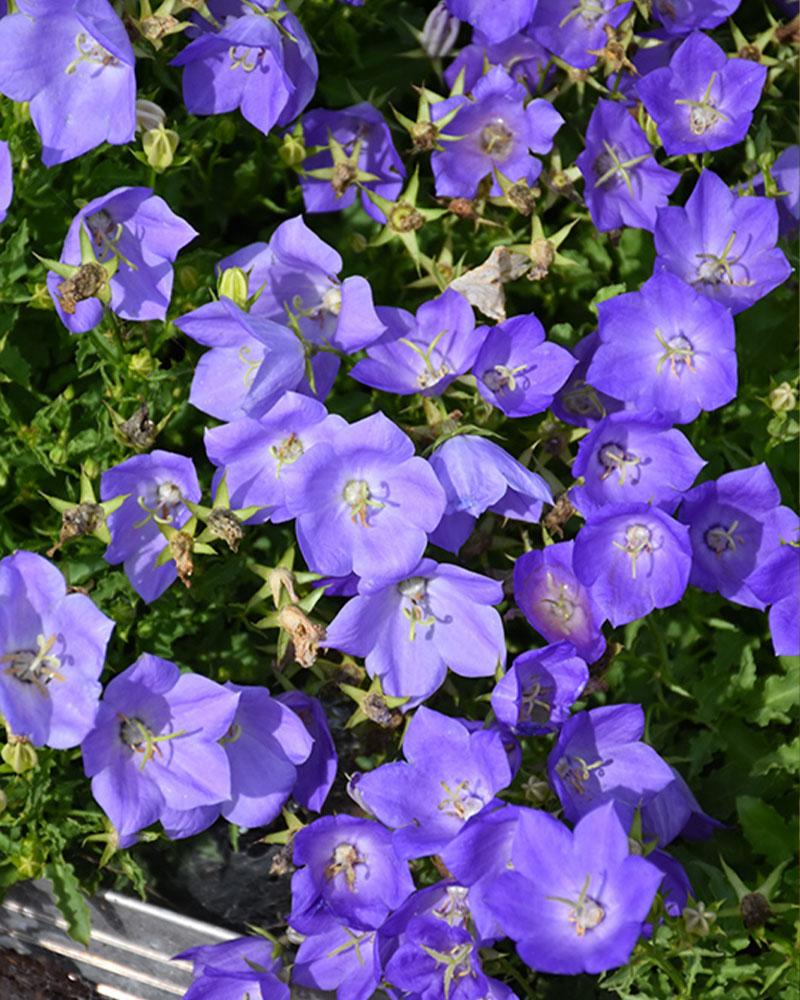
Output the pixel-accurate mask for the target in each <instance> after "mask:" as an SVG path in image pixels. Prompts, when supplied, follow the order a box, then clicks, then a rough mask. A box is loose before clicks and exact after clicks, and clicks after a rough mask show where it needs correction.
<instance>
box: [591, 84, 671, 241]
mask: <svg viewBox="0 0 800 1000" xmlns="http://www.w3.org/2000/svg"><path fill="white" fill-rule="evenodd" d="M577 164H578V168H579V169H580V172H581V173H582V174H583V179H584V181H585V183H586V186H585V188H584V192H583V197H584V199H585V201H586V206H587V208H588V209H589V214H590V215H591V217H592V222H593V223H594V224H595V226H596V227H597V228H598V229H599V230H600V232H608V231H609V230H611V229H622V228H623V227H624V226H633V227H634V228H636V229H649V230H650V231H651V232H652V230H653V229H654V227H655V224H656V213H657V211H658V209H659V208H663V207H664V205H666V204H667V203H668V201H669V196H670V195H671V194H672V192H673V191H674V190H675V188H676V187H677V186H678V181H679V180H680V174H676V173H675V172H674V171H672V170H667V169H665V168H664V167H661V166H659V165H658V163H656V161H655V157H654V156H653V150H652V149H651V147H650V143H649V142H648V141H647V136H646V135H645V134H644V131H643V130H642V129H641V127H640V126H639V125H638V124H637V123H636V121H635V119H634V118H633V117H632V116H631V114H630V112H629V111H628V109H627V108H626V107H625V106H624V105H623V104H620V103H618V102H617V101H607V100H603V99H602V98H601V99H600V100H599V101H598V102H597V104H596V105H595V108H594V111H593V112H592V117H591V118H590V119H589V125H588V126H587V129H586V147H585V149H584V151H583V152H582V153H581V155H580V156H579V157H578V159H577Z"/></svg>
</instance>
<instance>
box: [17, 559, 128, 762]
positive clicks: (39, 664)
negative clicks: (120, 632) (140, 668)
mask: <svg viewBox="0 0 800 1000" xmlns="http://www.w3.org/2000/svg"><path fill="white" fill-rule="evenodd" d="M113 628H114V622H113V621H112V620H111V619H110V618H107V617H106V616H105V615H104V614H102V613H101V612H100V611H99V610H98V609H97V608H96V607H95V605H94V604H93V603H92V601H91V600H90V599H89V598H88V597H86V596H84V595H83V594H69V593H67V584H66V581H65V579H64V577H63V576H62V575H61V573H60V571H59V570H58V569H57V568H56V567H55V566H54V565H53V564H52V563H51V562H48V560H47V559H44V558H43V557H42V556H39V555H35V554H34V553H33V552H24V551H22V552H15V553H14V554H13V555H10V556H6V557H5V559H2V560H0V716H2V718H3V719H4V720H5V723H6V728H7V729H8V730H9V732H10V733H13V734H14V736H16V737H24V738H25V739H27V740H29V741H30V742H31V743H32V744H33V745H34V746H50V747H54V748H55V749H58V750H65V749H68V748H69V747H74V746H77V745H78V744H79V743H80V742H81V740H82V739H83V738H84V736H86V734H87V733H88V732H89V730H90V729H91V728H92V724H93V722H94V717H95V713H96V712H97V705H98V701H99V699H100V691H101V688H100V683H99V681H98V678H99V676H100V672H101V671H102V669H103V663H104V661H105V652H106V646H107V644H108V640H109V638H110V636H111V632H112V630H113Z"/></svg>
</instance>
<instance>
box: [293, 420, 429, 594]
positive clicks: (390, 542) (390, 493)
mask: <svg viewBox="0 0 800 1000" xmlns="http://www.w3.org/2000/svg"><path fill="white" fill-rule="evenodd" d="M283 475H284V476H285V491H286V493H285V496H286V507H287V509H288V511H289V512H290V514H292V515H293V516H294V517H296V518H297V525H296V531H297V540H298V542H299V545H300V551H301V552H302V553H303V557H304V558H305V560H306V563H307V565H308V567H309V569H310V570H312V572H315V573H322V574H329V575H331V576H346V575H347V574H348V573H351V572H353V573H356V574H357V575H358V576H360V577H361V578H362V579H363V580H364V581H365V583H367V585H368V586H370V587H376V586H380V585H381V584H387V583H396V582H397V581H398V580H401V579H403V578H405V577H407V576H408V575H409V574H410V573H411V572H412V571H413V570H414V568H415V567H416V565H417V563H418V562H419V561H420V559H421V558H422V554H423V552H424V551H425V546H426V544H427V541H428V533H429V532H431V531H433V530H434V528H435V527H436V525H437V524H438V523H439V521H440V520H441V517H442V514H443V513H444V508H445V495H444V490H443V489H442V487H441V486H440V484H439V481H438V479H437V478H436V475H435V474H434V472H433V469H432V468H431V467H430V465H429V464H428V463H427V462H426V461H425V460H424V459H422V458H417V457H416V456H415V455H414V445H413V444H412V442H411V440H410V438H409V437H407V436H406V435H405V434H404V433H403V432H402V431H401V430H400V429H399V428H398V427H397V426H396V425H395V424H393V423H392V422H391V420H389V419H388V417H386V416H384V414H383V413H381V412H380V411H378V412H377V413H373V414H372V415H371V416H369V417H366V418H364V419H363V420H359V421H357V422H356V423H354V424H351V425H349V426H347V427H344V428H342V429H340V430H337V431H335V432H334V433H332V434H331V435H330V438H329V440H328V441H323V442H320V443H319V444H316V445H315V446H314V447H313V448H311V449H310V450H309V452H308V454H307V455H306V456H305V458H304V460H303V461H302V462H299V463H296V464H295V465H291V466H289V467H288V468H287V469H286V470H285V472H284V473H283Z"/></svg>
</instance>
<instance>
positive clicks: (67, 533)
mask: <svg viewBox="0 0 800 1000" xmlns="http://www.w3.org/2000/svg"><path fill="white" fill-rule="evenodd" d="M103 516H104V515H103V508H102V507H101V506H100V504H99V503H79V504H78V506H77V507H70V508H69V510H65V511H64V513H63V514H62V515H61V534H60V535H59V537H58V543H57V544H56V545H54V546H53V547H52V548H51V549H50V550H49V551H48V553H47V554H48V556H52V555H53V553H54V552H57V551H58V549H60V548H61V546H62V545H63V544H64V543H65V542H68V541H69V540H70V539H71V538H79V537H80V536H81V535H91V533H92V532H93V531H96V530H97V528H98V527H99V526H100V525H101V524H102V522H103Z"/></svg>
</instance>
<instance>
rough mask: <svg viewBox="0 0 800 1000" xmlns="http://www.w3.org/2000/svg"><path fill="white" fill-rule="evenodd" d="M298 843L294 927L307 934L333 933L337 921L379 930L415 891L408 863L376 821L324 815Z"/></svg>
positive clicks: (291, 921) (300, 833) (299, 836)
mask: <svg viewBox="0 0 800 1000" xmlns="http://www.w3.org/2000/svg"><path fill="white" fill-rule="evenodd" d="M293 844H294V863H295V865H297V867H298V870H297V871H296V872H295V873H294V875H293V876H292V912H291V914H290V916H289V924H290V925H291V926H292V927H294V928H295V929H296V930H299V931H301V932H302V933H304V934H308V933H310V934H314V933H316V932H318V931H320V930H327V929H328V928H329V926H330V923H331V919H333V920H336V921H338V922H339V923H342V924H346V925H347V926H348V927H352V928H354V929H358V930H374V929H375V928H376V927H379V926H380V925H381V924H382V923H383V921H384V920H385V919H386V917H387V916H388V915H389V913H390V912H391V910H393V909H395V907H397V906H399V905H400V903H402V902H403V900H404V899H405V898H406V896H408V895H410V894H411V893H412V892H413V891H414V883H413V881H412V879H411V873H410V872H409V869H408V862H407V861H404V860H402V858H401V857H400V855H399V854H398V853H397V852H396V851H395V848H394V846H393V842H392V834H391V833H390V831H389V830H387V829H386V828H385V827H383V826H381V824H380V823H376V822H375V821H374V820H371V819H357V818H356V817H355V816H323V817H321V818H320V819H318V820H315V821H314V822H313V823H311V824H310V825H309V826H306V827H304V828H303V829H302V830H298V832H297V833H296V834H295V836H294V840H293Z"/></svg>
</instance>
